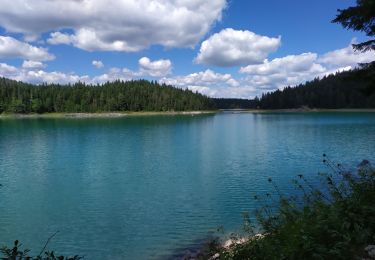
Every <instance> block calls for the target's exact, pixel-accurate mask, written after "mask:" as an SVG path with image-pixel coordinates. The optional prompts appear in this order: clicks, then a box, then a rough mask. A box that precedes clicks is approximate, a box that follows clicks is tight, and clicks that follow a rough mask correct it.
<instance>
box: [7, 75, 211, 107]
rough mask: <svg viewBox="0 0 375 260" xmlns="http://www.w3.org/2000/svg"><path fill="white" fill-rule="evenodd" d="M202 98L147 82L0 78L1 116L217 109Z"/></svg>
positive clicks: (170, 87)
mask: <svg viewBox="0 0 375 260" xmlns="http://www.w3.org/2000/svg"><path fill="white" fill-rule="evenodd" d="M214 108H215V104H214V102H213V101H212V100H211V99H210V98H208V97H206V96H204V95H201V94H197V93H193V92H192V91H190V90H182V89H178V88H174V87H172V86H167V85H160V84H158V83H156V82H149V81H146V80H137V81H127V82H123V81H115V82H112V83H105V84H103V85H86V84H84V83H76V84H74V85H55V84H48V85H32V84H26V83H22V82H17V81H14V80H9V79H5V78H0V113H1V112H11V113H31V112H32V113H46V112H108V111H172V110H173V111H186V110H209V109H214Z"/></svg>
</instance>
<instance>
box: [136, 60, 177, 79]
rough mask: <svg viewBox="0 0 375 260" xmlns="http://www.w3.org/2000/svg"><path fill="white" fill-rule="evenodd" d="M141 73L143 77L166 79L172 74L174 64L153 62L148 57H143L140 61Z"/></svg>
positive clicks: (165, 61) (167, 61)
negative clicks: (165, 77)
mask: <svg viewBox="0 0 375 260" xmlns="http://www.w3.org/2000/svg"><path fill="white" fill-rule="evenodd" d="M138 63H139V67H140V72H141V73H142V74H143V75H149V76H152V77H164V76H167V75H168V74H170V73H171V71H172V62H171V61H170V60H163V59H162V60H156V61H151V60H150V59H149V58H147V57H142V58H140V59H139V61H138Z"/></svg>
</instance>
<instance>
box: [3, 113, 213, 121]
mask: <svg viewBox="0 0 375 260" xmlns="http://www.w3.org/2000/svg"><path fill="white" fill-rule="evenodd" d="M217 112H218V111H167V112H103V113H44V114H10V113H3V114H0V118H20V119H22V118H120V117H128V116H158V115H159V116H161V115H166V116H174V115H192V116H193V115H202V114H214V113H217Z"/></svg>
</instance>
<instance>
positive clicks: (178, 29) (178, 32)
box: [0, 0, 227, 52]
mask: <svg viewBox="0 0 375 260" xmlns="http://www.w3.org/2000/svg"><path fill="white" fill-rule="evenodd" d="M226 5H227V3H226V0H210V1H207V0H117V1H106V0H90V1H86V0H33V1H25V0H2V1H1V9H0V26H2V27H4V28H5V29H6V30H7V31H10V32H16V33H22V34H24V36H25V38H28V39H35V38H36V35H40V34H41V33H46V32H52V33H51V35H50V39H49V40H48V42H49V43H50V44H71V45H74V46H76V47H78V48H81V49H84V50H89V51H95V50H102V51H127V52H131V51H138V50H141V49H144V48H147V47H148V46H150V45H153V44H158V45H162V46H165V47H193V46H195V45H196V44H197V43H198V42H199V41H200V40H201V39H202V38H203V37H204V36H205V35H206V33H207V32H208V31H209V30H210V28H211V27H212V25H213V24H214V23H215V22H217V21H219V20H220V19H221V15H222V11H223V10H224V9H225V7H226Z"/></svg>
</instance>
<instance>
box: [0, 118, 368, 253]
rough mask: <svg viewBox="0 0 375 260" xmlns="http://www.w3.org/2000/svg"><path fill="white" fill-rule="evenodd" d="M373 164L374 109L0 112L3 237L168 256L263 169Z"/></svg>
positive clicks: (263, 175) (248, 205) (244, 194)
mask: <svg viewBox="0 0 375 260" xmlns="http://www.w3.org/2000/svg"><path fill="white" fill-rule="evenodd" d="M323 153H327V154H328V155H329V156H330V158H331V159H332V160H335V161H338V162H343V163H345V164H347V165H348V166H352V165H356V164H357V163H358V162H360V161H361V160H362V159H364V158H366V159H369V160H371V161H375V113H289V114H281V113H280V114H277V113H274V114H272V113H269V114H251V113H231V112H229V113H219V114H216V115H201V116H151V117H131V118H117V119H116V118H112V119H3V120H0V183H2V184H3V186H2V187H1V188H0V198H1V199H0V245H3V244H8V245H11V244H12V241H13V240H15V239H20V240H22V243H23V244H24V245H26V247H29V248H33V249H36V250H35V251H36V253H39V250H40V249H41V248H42V247H43V245H44V243H45V241H46V240H47V238H48V237H49V236H50V235H51V234H53V233H54V232H55V231H59V233H58V234H57V236H55V237H54V238H53V240H52V241H51V243H50V244H49V248H53V249H55V250H58V252H60V253H69V254H75V253H79V254H81V255H82V254H83V255H85V256H86V259H166V258H170V257H171V256H173V255H174V254H176V252H177V253H178V252H179V250H180V249H183V248H188V247H192V246H195V245H196V244H198V243H200V241H201V240H202V239H204V238H206V237H207V236H209V235H210V234H211V233H210V232H212V231H214V230H216V228H218V227H219V226H222V225H223V226H224V227H225V230H227V231H228V232H229V231H236V230H239V229H240V228H241V223H242V222H241V221H242V212H244V211H249V210H251V209H253V208H254V207H255V206H256V205H254V202H253V200H252V197H253V195H255V194H256V193H264V192H266V191H267V190H269V189H270V187H269V184H268V183H267V179H268V177H272V178H273V179H274V180H275V181H277V183H278V184H279V186H280V188H281V189H282V190H284V191H285V192H292V190H290V187H291V185H290V180H291V179H292V178H293V177H294V176H296V175H297V174H300V173H303V174H305V175H308V176H310V178H312V179H313V178H314V177H313V176H315V174H316V173H317V172H318V171H324V170H326V169H325V167H324V165H323V164H322V163H321V160H322V154H323Z"/></svg>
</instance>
